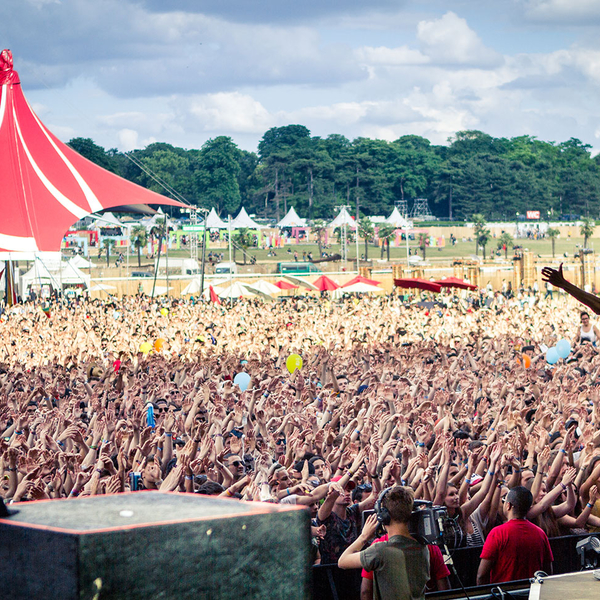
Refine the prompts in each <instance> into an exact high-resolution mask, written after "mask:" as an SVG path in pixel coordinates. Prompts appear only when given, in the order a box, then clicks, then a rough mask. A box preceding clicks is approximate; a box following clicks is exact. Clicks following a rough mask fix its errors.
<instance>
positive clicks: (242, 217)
mask: <svg viewBox="0 0 600 600" xmlns="http://www.w3.org/2000/svg"><path fill="white" fill-rule="evenodd" d="M231 227H232V229H240V228H242V227H246V228H248V229H262V225H259V224H258V223H256V222H255V221H253V220H252V219H251V218H250V216H249V215H248V213H247V212H246V209H245V208H244V207H243V206H242V208H241V209H240V212H239V213H238V216H237V217H236V218H235V219H233V221H231Z"/></svg>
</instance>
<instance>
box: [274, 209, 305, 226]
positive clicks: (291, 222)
mask: <svg viewBox="0 0 600 600" xmlns="http://www.w3.org/2000/svg"><path fill="white" fill-rule="evenodd" d="M277 227H306V219H301V218H300V217H299V216H298V213H297V212H296V209H295V208H294V207H293V206H292V207H291V208H290V210H288V214H287V215H285V217H283V219H281V221H279V223H277Z"/></svg>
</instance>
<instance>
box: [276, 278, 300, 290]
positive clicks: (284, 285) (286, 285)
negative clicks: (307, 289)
mask: <svg viewBox="0 0 600 600" xmlns="http://www.w3.org/2000/svg"><path fill="white" fill-rule="evenodd" d="M275 285H276V286H277V287H278V288H279V289H280V290H297V289H298V286H297V285H294V284H293V283H290V282H289V281H283V279H280V280H279V281H276V282H275Z"/></svg>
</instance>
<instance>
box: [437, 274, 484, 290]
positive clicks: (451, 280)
mask: <svg viewBox="0 0 600 600" xmlns="http://www.w3.org/2000/svg"><path fill="white" fill-rule="evenodd" d="M435 283H437V284H438V285H441V286H442V287H455V288H460V289H462V290H476V289H477V286H476V285H473V284H472V283H467V282H466V281H465V280H464V279H459V278H458V277H444V279H439V280H437V281H436V282H435Z"/></svg>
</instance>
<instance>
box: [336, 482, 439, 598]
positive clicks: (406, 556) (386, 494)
mask: <svg viewBox="0 0 600 600" xmlns="http://www.w3.org/2000/svg"><path fill="white" fill-rule="evenodd" d="M413 502H414V492H413V490H412V489H410V488H408V487H402V486H394V487H392V488H387V489H386V490H384V491H383V492H381V494H380V496H379V499H378V500H377V503H376V504H375V513H374V514H372V515H371V516H369V518H368V519H367V520H366V521H365V525H364V527H363V530H362V532H361V534H360V535H359V536H358V538H357V540H356V541H355V542H354V543H353V544H351V545H350V546H349V547H348V548H347V549H346V550H345V551H344V553H343V554H342V555H341V556H340V559H339V561H338V566H339V567H340V568H341V569H358V568H359V567H363V568H364V569H366V570H367V571H373V574H374V584H373V598H374V600H420V599H423V598H424V597H425V587H426V585H427V581H428V580H429V551H428V549H427V546H425V545H423V544H420V543H419V542H418V541H417V540H415V539H414V538H413V537H412V536H411V535H410V533H409V529H408V523H409V520H410V515H411V512H412V510H413ZM379 524H381V525H382V526H383V528H384V529H385V530H386V532H387V534H388V541H387V542H380V543H377V544H373V545H372V546H370V547H369V548H367V549H365V550H362V548H363V546H364V545H365V544H366V543H367V542H368V541H369V540H371V539H373V537H375V532H376V531H377V527H378V525H379Z"/></svg>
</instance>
